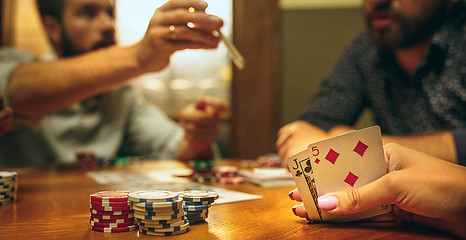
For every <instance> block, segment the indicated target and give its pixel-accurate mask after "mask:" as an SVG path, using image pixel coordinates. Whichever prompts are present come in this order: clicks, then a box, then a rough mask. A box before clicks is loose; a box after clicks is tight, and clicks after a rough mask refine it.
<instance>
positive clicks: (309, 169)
mask: <svg viewBox="0 0 466 240" xmlns="http://www.w3.org/2000/svg"><path fill="white" fill-rule="evenodd" d="M306 165H307V167H305V168H304V171H305V172H307V173H308V172H310V171H312V167H311V160H307V161H306Z"/></svg>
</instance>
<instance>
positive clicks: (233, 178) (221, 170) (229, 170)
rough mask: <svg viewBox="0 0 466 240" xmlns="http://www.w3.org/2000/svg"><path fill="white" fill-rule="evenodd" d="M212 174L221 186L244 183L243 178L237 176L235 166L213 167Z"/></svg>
mask: <svg viewBox="0 0 466 240" xmlns="http://www.w3.org/2000/svg"><path fill="white" fill-rule="evenodd" d="M212 173H213V174H214V176H215V177H216V178H217V182H219V183H223V184H238V183H244V178H243V177H240V176H238V168H237V167H235V166H215V167H213V168H212Z"/></svg>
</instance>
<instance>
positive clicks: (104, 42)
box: [61, 31, 115, 57]
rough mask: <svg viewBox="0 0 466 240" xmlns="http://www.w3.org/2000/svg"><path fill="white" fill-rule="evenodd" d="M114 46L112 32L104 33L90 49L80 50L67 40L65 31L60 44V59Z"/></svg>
mask: <svg viewBox="0 0 466 240" xmlns="http://www.w3.org/2000/svg"><path fill="white" fill-rule="evenodd" d="M114 44H115V37H114V34H113V31H112V32H108V33H105V34H104V36H103V38H102V39H101V40H100V41H98V42H96V43H95V44H94V45H93V46H92V48H91V49H82V48H80V47H78V46H76V44H74V42H73V41H72V40H71V39H70V38H69V36H68V34H67V33H66V31H63V32H62V42H61V50H62V57H72V56H76V55H80V54H83V53H86V52H90V51H94V50H97V49H100V48H104V47H108V46H112V45H114Z"/></svg>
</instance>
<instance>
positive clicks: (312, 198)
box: [287, 149, 322, 221]
mask: <svg viewBox="0 0 466 240" xmlns="http://www.w3.org/2000/svg"><path fill="white" fill-rule="evenodd" d="M309 154H310V152H309V150H308V149H305V150H304V151H301V152H299V153H297V154H295V155H293V156H290V157H289V158H288V159H287V163H288V166H289V169H290V172H291V174H292V175H293V180H294V182H295V183H296V186H297V188H298V191H299V193H300V195H301V198H302V200H303V203H304V207H305V208H306V211H307V215H308V216H309V219H311V220H317V221H322V212H321V211H320V209H319V206H318V205H317V191H316V188H315V184H314V177H313V172H312V167H311V157H310V155H309Z"/></svg>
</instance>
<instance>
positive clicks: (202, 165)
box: [189, 160, 217, 183]
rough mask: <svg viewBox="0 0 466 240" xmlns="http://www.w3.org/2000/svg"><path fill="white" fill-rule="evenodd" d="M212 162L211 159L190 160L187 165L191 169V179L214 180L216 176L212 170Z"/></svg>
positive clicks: (198, 180)
mask: <svg viewBox="0 0 466 240" xmlns="http://www.w3.org/2000/svg"><path fill="white" fill-rule="evenodd" d="M213 165H214V162H213V161H211V160H192V161H190V162H189V166H190V167H191V169H192V170H193V174H192V177H193V180H194V181H196V182H200V183H203V182H215V181H216V180H217V178H216V177H215V174H214V173H213V172H212V167H213Z"/></svg>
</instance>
